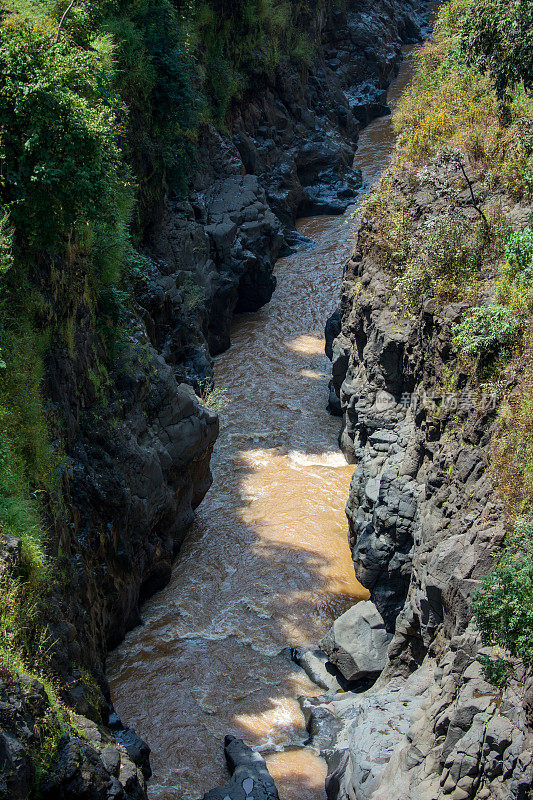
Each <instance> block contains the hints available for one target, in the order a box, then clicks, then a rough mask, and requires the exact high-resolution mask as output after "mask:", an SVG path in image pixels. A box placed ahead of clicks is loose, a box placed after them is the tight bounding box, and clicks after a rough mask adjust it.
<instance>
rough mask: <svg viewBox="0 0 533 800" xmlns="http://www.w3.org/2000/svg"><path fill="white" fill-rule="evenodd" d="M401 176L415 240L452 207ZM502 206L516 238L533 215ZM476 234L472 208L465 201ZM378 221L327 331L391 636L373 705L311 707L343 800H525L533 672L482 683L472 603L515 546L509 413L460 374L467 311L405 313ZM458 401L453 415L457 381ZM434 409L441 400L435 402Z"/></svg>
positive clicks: (365, 569)
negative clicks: (492, 462)
mask: <svg viewBox="0 0 533 800" xmlns="http://www.w3.org/2000/svg"><path fill="white" fill-rule="evenodd" d="M419 180H420V182H419V185H418V187H417V191H416V193H413V190H412V188H411V186H410V184H409V183H408V182H407V181H406V182H404V183H402V179H401V177H398V179H397V183H396V184H395V190H397V191H399V192H401V193H402V196H403V198H404V199H405V200H406V201H407V202H408V207H409V215H410V216H409V218H410V219H411V220H412V228H411V233H410V235H411V236H417V235H419V234H420V235H423V231H424V228H423V226H424V221H425V219H427V217H428V216H430V215H431V214H432V213H434V212H435V208H438V209H439V210H440V211H442V210H444V209H445V208H446V205H447V203H449V202H450V200H449V195H448V196H447V197H442V196H439V195H438V192H437V191H436V190H435V184H434V182H432V179H431V177H428V176H426V177H420V179H419ZM475 191H476V196H477V197H483V198H484V202H485V203H486V205H487V206H488V205H489V204H490V203H491V202H493V201H494V200H503V202H504V203H506V204H507V206H508V215H509V218H510V219H511V220H513V222H514V224H516V225H520V224H523V220H526V219H527V215H528V214H529V211H530V209H529V208H526V207H522V206H519V205H516V204H514V203H513V202H512V201H510V200H509V199H508V198H502V197H501V195H499V196H498V195H497V190H492V192H491V190H489V189H488V187H486V186H483V185H481V184H476V186H475ZM454 200H455V206H456V213H457V214H459V215H461V214H463V215H464V217H465V219H468V215H469V214H470V212H471V209H469V208H468V200H467V199H466V198H464V197H463V198H461V197H455V198H454ZM372 224H373V223H372V220H371V219H365V222H364V223H363V226H362V228H361V229H360V231H359V234H358V242H357V245H356V248H355V251H354V253H353V255H352V257H351V259H350V261H349V262H348V264H347V267H346V273H345V280H344V283H343V287H342V295H341V303H340V314H339V316H338V317H337V319H333V320H332V321H330V323H329V325H328V331H327V333H328V350H329V352H330V354H331V356H332V358H333V377H332V388H333V390H334V392H335V395H336V397H337V398H338V402H339V404H340V406H341V410H342V416H343V423H342V431H341V435H340V442H341V446H342V448H343V450H344V452H345V454H346V457H347V458H348V459H349V460H350V461H351V462H352V463H354V464H356V469H355V472H354V476H353V479H352V483H351V488H350V495H349V498H348V503H347V515H348V521H349V528H350V534H349V535H350V545H351V548H352V554H353V559H354V564H355V570H356V574H357V576H358V578H359V580H361V581H362V583H363V584H364V585H365V586H366V587H367V588H368V589H370V591H371V599H372V601H373V603H375V605H376V607H377V609H378V610H379V612H380V614H381V615H382V617H383V619H384V621H385V624H386V627H387V630H388V631H389V632H390V633H391V634H392V635H393V638H392V641H391V644H390V646H389V650H388V659H387V663H386V664H385V666H384V670H383V672H382V673H381V676H380V677H379V679H378V681H377V682H376V683H375V685H374V686H373V687H372V688H371V689H369V690H367V691H366V692H363V693H359V694H354V693H351V694H350V693H343V694H337V695H333V696H328V697H327V698H325V699H324V700H323V701H318V702H317V701H316V700H315V701H306V705H307V714H308V715H309V716H310V723H309V729H310V731H311V732H312V733H313V741H314V744H315V745H316V746H319V747H320V748H321V750H322V751H323V753H324V755H325V756H326V758H327V759H328V763H329V770H330V774H329V777H328V782H327V795H328V798H330V800H337V799H339V798H350V800H385V798H386V799H387V800H445V798H450V799H451V800H468V798H479V800H489V799H490V800H504V798H505V800H509V798H513V800H518V798H526V797H527V796H528V793H529V792H530V787H531V785H532V780H533V771H532V758H531V744H532V736H531V729H530V727H529V725H528V718H527V698H525V697H524V682H525V674H524V667H523V666H520V665H519V664H516V665H515V669H514V675H513V677H512V679H511V680H510V681H509V683H508V685H507V686H506V687H505V688H504V689H502V688H498V687H495V686H492V685H490V684H489V683H488V682H487V681H486V679H485V677H484V674H483V671H482V659H483V656H485V655H488V654H489V653H490V651H489V650H487V649H485V648H484V647H483V646H482V643H481V641H480V637H479V633H478V631H477V630H476V628H475V625H474V623H473V622H472V620H471V615H470V604H471V600H472V596H473V594H474V592H475V590H476V587H477V586H478V579H479V577H480V576H481V575H483V574H486V573H487V572H488V571H489V570H490V568H491V565H492V563H493V559H494V556H495V555H496V554H497V552H498V549H499V548H500V547H501V544H502V540H503V537H504V514H503V510H502V506H501V503H500V501H499V500H498V498H497V496H496V494H495V492H494V488H493V485H492V482H491V477H490V474H489V472H488V470H487V465H488V452H489V447H490V441H491V436H492V433H493V431H494V426H495V417H496V406H495V404H493V403H491V402H489V403H487V404H485V406H483V404H482V403H480V402H479V400H478V399H477V394H476V393H475V392H473V391H472V387H471V386H470V384H469V378H468V376H467V375H466V374H464V373H462V372H461V368H460V365H459V364H457V363H456V362H454V361H453V353H452V349H451V346H450V343H451V338H452V326H453V324H454V322H455V321H457V320H458V319H459V316H460V312H461V308H462V306H461V304H460V303H448V304H446V303H443V304H441V305H440V306H439V305H438V304H436V303H435V302H434V301H430V302H425V303H423V304H422V307H421V308H420V309H419V310H417V309H412V313H411V314H410V315H404V314H402V313H401V310H400V307H399V305H398V296H397V295H396V294H395V288H394V283H393V276H392V275H391V274H390V272H389V271H387V269H386V267H385V265H384V263H383V261H382V260H381V258H380V253H379V250H378V249H377V247H373V245H372ZM450 369H452V370H453V371H454V374H455V386H456V387H457V390H456V394H455V402H453V403H446V402H443V396H444V394H445V393H446V389H445V386H446V382H445V373H446V370H448V371H449V370H450ZM428 398H431V399H428Z"/></svg>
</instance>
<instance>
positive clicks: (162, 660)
mask: <svg viewBox="0 0 533 800" xmlns="http://www.w3.org/2000/svg"><path fill="white" fill-rule="evenodd" d="M412 52H413V51H411V52H410V53H408V54H407V58H406V59H405V60H404V62H403V66H402V69H401V72H400V74H399V76H398V78H397V80H396V81H395V83H394V84H393V86H392V87H391V90H390V92H389V103H391V104H394V102H395V101H396V99H397V98H398V96H399V94H400V93H401V91H402V89H403V88H404V86H405V84H406V82H407V80H408V78H409V76H410V74H411V70H412V60H411V54H412ZM392 144H393V133H392V127H391V119H390V117H384V118H381V119H378V120H376V121H374V122H373V123H372V124H371V125H370V126H368V127H367V128H366V129H365V130H364V131H363V133H362V134H361V137H360V140H359V147H358V151H357V156H356V166H358V167H359V168H360V169H362V170H363V177H364V180H365V183H366V184H371V183H372V182H373V181H374V180H376V179H377V178H378V177H379V174H380V173H381V171H382V170H383V168H384V166H385V165H386V164H387V162H388V159H389V156H390V152H391V148H392ZM352 210H353V209H352ZM298 229H299V231H300V232H301V233H302V234H304V235H305V236H307V237H308V238H310V239H312V240H313V241H314V242H315V245H314V247H313V248H312V249H309V250H303V251H300V252H298V253H296V254H294V255H291V256H289V257H288V258H284V259H282V260H281V261H279V262H278V264H277V265H276V275H277V278H278V288H277V289H276V292H275V293H274V296H273V298H272V300H271V302H270V303H269V304H268V305H267V306H265V307H264V308H263V309H261V310H260V311H258V312H257V313H255V314H247V315H244V316H242V317H240V318H239V319H237V320H236V322H235V325H234V327H233V331H232V345H231V348H230V350H229V351H228V352H226V353H224V354H223V355H221V356H219V357H218V358H217V359H216V362H215V379H216V385H217V386H218V387H219V388H221V389H223V390H224V391H225V393H226V398H227V407H226V408H224V409H223V410H222V411H221V433H220V437H219V440H218V442H217V445H216V448H215V452H214V456H213V461H212V468H213V474H214V483H213V487H212V488H211V490H210V491H209V493H208V495H207V497H206V499H205V500H204V502H203V503H202V504H201V506H200V508H199V509H198V511H197V514H196V521H195V523H194V525H193V527H192V529H191V531H190V532H189V534H188V536H187V539H186V541H185V543H184V545H183V547H182V550H181V551H180V555H179V559H178V561H177V563H176V566H175V568H174V571H173V576H172V580H171V582H170V584H169V585H168V586H167V587H166V588H165V589H164V590H163V591H162V592H160V593H159V594H158V595H157V596H156V597H154V598H153V599H152V600H151V601H149V602H148V603H146V605H145V606H144V607H143V612H142V616H143V622H144V625H143V626H141V627H138V628H136V629H135V630H133V631H131V632H130V633H129V634H128V635H127V637H126V639H125V641H124V643H123V644H122V645H121V647H119V648H118V649H117V650H115V651H114V652H113V653H112V654H111V656H110V658H109V663H108V676H109V681H110V684H111V690H112V697H113V701H114V704H115V706H116V709H117V711H118V713H119V714H120V716H121V717H122V718H123V719H124V720H126V721H127V723H128V724H129V725H131V726H132V727H134V728H135V730H136V731H137V732H138V733H139V735H140V736H142V737H143V738H144V739H146V741H147V742H148V743H149V744H150V746H151V747H152V756H151V763H152V768H153V772H154V774H153V778H152V780H151V781H150V797H151V798H154V800H177V798H182V799H183V800H197V798H199V797H201V796H202V795H203V794H204V793H205V792H206V791H208V790H209V789H211V788H213V787H214V786H216V785H220V784H223V783H224V782H225V781H226V780H227V772H226V769H225V764H224V757H223V740H224V736H225V734H226V733H232V734H234V735H235V736H238V737H239V738H243V739H244V740H245V741H246V742H248V743H249V744H251V745H253V746H255V747H257V748H258V749H259V750H260V751H261V752H263V754H264V755H265V757H266V759H267V763H268V766H269V769H270V772H271V773H272V775H273V777H274V778H275V780H276V783H277V785H278V789H279V794H280V798H281V800H323V798H324V778H325V775H326V765H325V763H324V762H323V761H322V759H321V758H320V757H319V754H318V753H316V752H314V750H313V749H312V748H310V747H303V742H304V741H305V738H306V731H305V723H304V719H303V716H302V713H301V711H300V707H299V704H298V700H297V698H298V696H313V695H318V694H321V693H322V690H321V689H319V688H318V687H317V686H315V685H314V684H313V683H312V682H311V681H310V680H309V679H308V678H307V677H306V676H305V675H304V674H303V673H302V672H301V670H299V669H298V668H297V667H296V666H295V665H294V664H293V663H292V662H291V661H290V660H288V659H287V658H286V657H283V656H279V655H278V654H279V653H280V651H281V650H283V648H286V647H306V646H316V644H317V642H318V640H319V639H320V638H321V637H322V636H323V635H324V634H325V633H326V631H327V630H328V629H329V627H330V626H331V624H332V622H333V620H334V619H335V618H336V617H337V616H339V615H340V614H342V613H343V612H344V611H345V610H346V609H347V608H349V607H350V606H351V605H352V604H353V603H355V602H356V601H357V600H359V599H361V598H366V597H368V593H367V591H366V589H364V588H363V587H362V586H361V585H360V584H358V583H357V581H356V579H355V577H354V569H353V564H352V561H351V556H350V550H349V547H348V543H347V537H346V518H345V514H344V505H345V502H346V498H347V495H348V488H349V484H350V479H351V476H352V472H353V467H350V466H349V465H348V464H346V462H345V460H344V458H343V456H342V454H341V453H340V451H339V449H338V447H337V434H338V428H339V420H337V419H334V418H331V417H329V416H328V414H327V413H326V411H325V404H326V398H327V382H328V373H329V370H328V363H327V360H326V357H325V355H324V339H323V329H324V323H325V320H326V319H327V317H328V316H329V315H330V314H331V313H332V311H333V310H334V309H335V307H336V303H337V298H338V295H339V288H340V283H341V279H342V270H343V264H344V262H345V261H346V259H347V257H348V255H349V253H350V249H351V247H352V244H353V237H354V233H353V222H352V220H351V218H350V212H347V214H346V215H345V216H344V217H315V218H311V219H304V220H301V221H300V222H299V224H298Z"/></svg>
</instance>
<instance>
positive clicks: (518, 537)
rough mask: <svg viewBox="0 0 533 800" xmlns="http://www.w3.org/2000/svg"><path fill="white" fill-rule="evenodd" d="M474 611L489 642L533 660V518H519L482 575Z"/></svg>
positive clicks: (483, 636) (484, 638)
mask: <svg viewBox="0 0 533 800" xmlns="http://www.w3.org/2000/svg"><path fill="white" fill-rule="evenodd" d="M472 612H473V616H474V619H475V621H476V624H477V626H478V628H479V630H480V632H481V637H482V640H483V642H484V643H485V644H487V645H499V646H500V647H504V648H505V649H506V650H508V651H509V653H510V654H511V655H512V656H517V657H519V658H522V659H524V661H525V662H526V663H528V664H529V663H531V662H533V519H532V518H531V517H525V518H522V519H520V520H519V521H518V522H517V523H516V526H515V529H514V531H513V533H512V534H510V535H509V536H508V538H507V544H506V547H505V548H504V551H503V553H502V555H501V558H500V560H499V562H498V564H497V566H496V568H495V569H494V571H493V572H492V573H491V574H490V575H487V576H485V577H484V578H482V580H481V587H480V589H479V591H478V592H477V594H476V595H475V597H474V600H473V603H472Z"/></svg>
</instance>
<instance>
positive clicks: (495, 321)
mask: <svg viewBox="0 0 533 800" xmlns="http://www.w3.org/2000/svg"><path fill="white" fill-rule="evenodd" d="M522 326H523V322H522V320H520V319H519V318H518V317H517V316H516V315H515V314H514V313H513V312H512V311H511V309H509V308H508V307H506V306H500V305H489V306H477V307H475V308H471V309H469V310H468V311H467V312H466V314H465V316H464V318H463V319H462V320H461V322H460V323H459V324H458V325H456V326H455V328H454V338H453V343H454V345H455V347H456V348H457V349H458V350H459V351H460V352H461V353H464V354H466V355H468V356H473V357H478V356H479V357H481V359H483V360H485V361H486V360H488V359H490V358H492V357H494V356H495V355H497V354H498V353H501V352H502V351H506V352H509V351H510V349H511V348H512V346H513V345H514V344H515V343H516V342H517V340H518V337H519V335H520V333H521V330H522Z"/></svg>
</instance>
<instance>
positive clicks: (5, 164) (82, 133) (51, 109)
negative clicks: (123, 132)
mask: <svg viewBox="0 0 533 800" xmlns="http://www.w3.org/2000/svg"><path fill="white" fill-rule="evenodd" d="M110 90H111V87H110V84H109V81H107V80H106V78H105V76H104V75H103V74H102V72H101V70H100V65H99V62H98V57H97V56H96V54H95V53H94V52H89V51H83V50H81V49H79V48H73V47H71V46H69V44H68V43H67V42H66V41H65V40H64V39H61V41H60V42H59V43H58V45H57V46H55V47H52V46H51V40H50V35H49V32H48V31H46V30H44V31H41V30H40V29H39V28H36V27H35V26H32V25H30V24H29V23H27V22H15V23H13V24H10V25H8V24H4V25H2V26H0V128H1V129H2V137H1V139H0V163H1V164H2V181H1V183H0V202H1V203H2V205H3V206H4V208H5V209H6V210H7V211H8V212H9V213H10V217H11V222H12V224H13V226H14V227H15V230H16V240H17V243H18V244H19V246H20V247H23V248H27V247H28V245H29V246H31V247H32V249H34V250H42V249H49V248H52V249H56V250H57V249H63V247H64V246H65V245H66V242H67V240H68V238H69V237H72V235H73V234H74V232H75V228H76V225H77V224H79V223H80V222H83V224H85V225H93V226H98V225H101V224H103V225H105V226H115V225H116V224H117V222H118V220H117V217H118V215H119V214H118V209H117V204H116V202H115V199H116V197H117V195H118V194H119V193H124V192H125V191H126V190H127V184H128V176H127V172H126V170H125V169H124V165H123V162H122V158H121V152H120V148H119V147H118V144H117V139H116V120H115V114H114V111H113V108H112V103H111V102H110V101H109V100H108V99H107V97H106V94H109V93H110Z"/></svg>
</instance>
